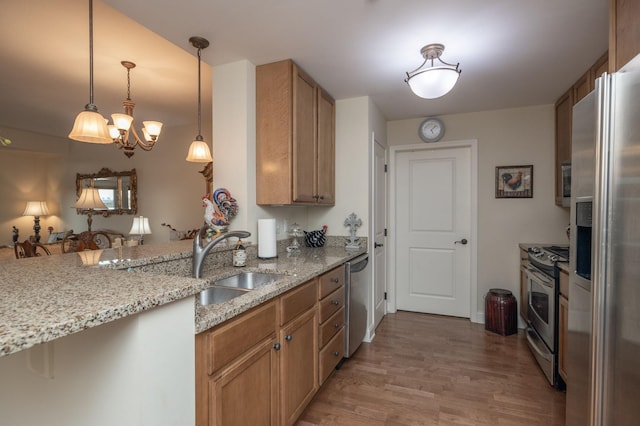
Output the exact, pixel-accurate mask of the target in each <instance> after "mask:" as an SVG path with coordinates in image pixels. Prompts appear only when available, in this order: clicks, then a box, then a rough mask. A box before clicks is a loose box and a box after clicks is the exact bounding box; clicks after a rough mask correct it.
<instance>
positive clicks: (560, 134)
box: [555, 88, 573, 206]
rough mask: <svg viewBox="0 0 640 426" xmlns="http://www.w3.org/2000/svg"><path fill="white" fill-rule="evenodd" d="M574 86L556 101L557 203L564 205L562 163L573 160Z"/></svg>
mask: <svg viewBox="0 0 640 426" xmlns="http://www.w3.org/2000/svg"><path fill="white" fill-rule="evenodd" d="M572 111H573V88H571V89H569V90H568V91H567V92H566V93H565V94H564V95H562V97H560V99H558V101H557V102H556V164H555V175H556V191H555V194H556V205H558V206H562V163H564V162H566V161H571V120H572Z"/></svg>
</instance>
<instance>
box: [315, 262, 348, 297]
mask: <svg viewBox="0 0 640 426" xmlns="http://www.w3.org/2000/svg"><path fill="white" fill-rule="evenodd" d="M343 285H344V265H342V266H339V267H337V268H335V269H333V270H331V271H329V272H326V273H324V274H322V275H321V276H320V293H319V297H318V298H319V299H322V298H324V297H325V296H327V295H328V294H330V293H333V292H334V291H336V290H337V289H338V288H340V287H342V286H343Z"/></svg>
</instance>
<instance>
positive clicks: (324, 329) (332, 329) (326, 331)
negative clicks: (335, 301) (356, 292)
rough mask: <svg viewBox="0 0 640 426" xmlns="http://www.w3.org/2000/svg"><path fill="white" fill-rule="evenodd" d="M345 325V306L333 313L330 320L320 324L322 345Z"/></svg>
mask: <svg viewBox="0 0 640 426" xmlns="http://www.w3.org/2000/svg"><path fill="white" fill-rule="evenodd" d="M343 326H344V308H340V310H339V311H338V312H336V313H335V314H333V315H332V316H331V317H330V318H329V319H328V320H326V321H325V322H324V323H322V324H321V325H320V330H319V335H318V339H319V342H320V347H321V348H322V347H324V345H326V344H327V342H329V340H331V338H332V337H333V336H334V335H335V334H336V333H337V332H338V331H340V329H341V328H342V327H343Z"/></svg>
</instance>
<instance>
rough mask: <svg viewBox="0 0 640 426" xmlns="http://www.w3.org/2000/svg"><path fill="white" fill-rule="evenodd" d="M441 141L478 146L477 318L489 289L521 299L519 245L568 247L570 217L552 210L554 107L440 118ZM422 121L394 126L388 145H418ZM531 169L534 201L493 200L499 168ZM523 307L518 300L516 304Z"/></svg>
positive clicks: (558, 209) (560, 210)
mask: <svg viewBox="0 0 640 426" xmlns="http://www.w3.org/2000/svg"><path fill="white" fill-rule="evenodd" d="M440 118H442V120H443V121H444V123H445V126H446V134H445V137H444V139H443V140H447V141H453V140H465V139H477V140H478V181H477V185H478V240H479V241H478V270H477V274H478V306H477V310H478V318H483V314H484V296H485V295H486V293H487V292H488V291H489V289H491V288H496V287H498V288H505V289H508V290H511V291H512V292H513V293H514V295H516V296H517V297H518V299H519V293H520V288H519V282H520V281H519V280H520V275H519V273H520V272H519V262H520V260H519V251H518V243H563V244H568V240H567V238H566V235H565V228H566V226H567V225H568V223H569V211H568V209H563V208H561V207H557V206H556V205H555V204H554V161H555V160H554V107H553V105H542V106H534V107H526V108H515V109H506V110H497V111H484V112H475V113H468V114H453V115H445V116H441V117H440ZM421 121H422V118H416V119H410V120H398V121H391V122H389V123H388V125H387V132H388V133H387V141H388V143H389V144H390V145H405V144H414V143H415V144H420V143H422V142H421V141H420V139H419V138H418V134H417V129H418V125H419V124H420V122H421ZM526 164H533V166H534V167H533V175H534V185H533V198H530V199H529V198H525V199H497V198H495V167H496V166H505V165H526ZM518 303H520V300H518Z"/></svg>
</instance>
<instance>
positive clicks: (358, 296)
mask: <svg viewBox="0 0 640 426" xmlns="http://www.w3.org/2000/svg"><path fill="white" fill-rule="evenodd" d="M368 265H369V255H368V254H366V253H365V254H363V255H361V256H358V257H356V258H355V259H352V260H350V261H349V262H347V263H346V267H345V275H346V277H345V286H344V289H345V293H346V294H345V301H346V303H345V307H346V311H345V319H346V324H347V327H346V330H345V333H344V357H345V358H349V357H350V356H351V355H353V353H354V352H355V351H356V349H358V346H360V343H362V340H363V339H364V335H365V333H366V332H367V300H368V298H369V288H370V287H371V285H370V283H371V274H370V272H369V267H368Z"/></svg>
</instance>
